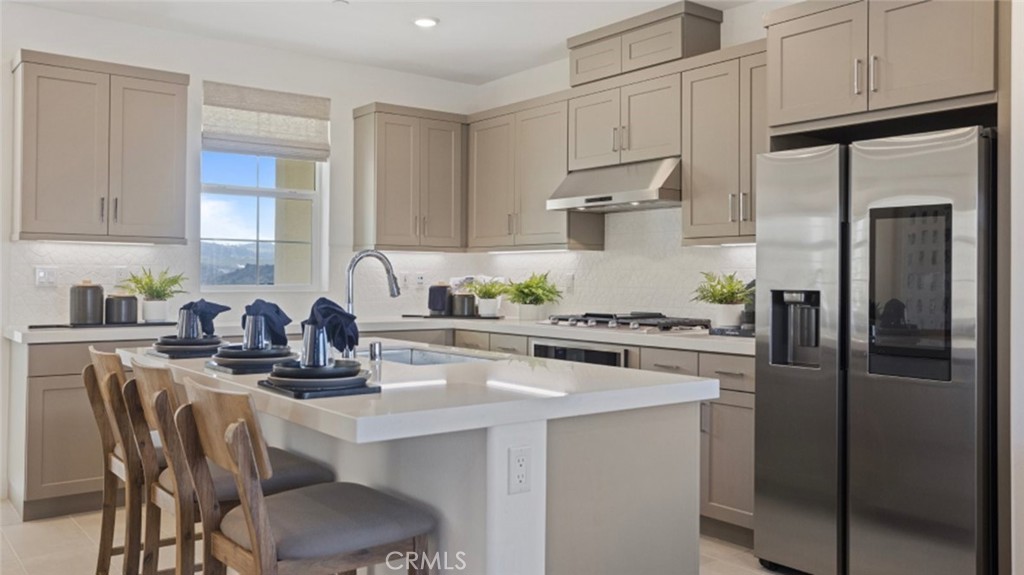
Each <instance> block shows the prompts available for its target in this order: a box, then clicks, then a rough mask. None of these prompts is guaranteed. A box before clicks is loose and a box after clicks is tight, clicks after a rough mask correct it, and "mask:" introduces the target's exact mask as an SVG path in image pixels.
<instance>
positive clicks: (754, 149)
mask: <svg viewBox="0 0 1024 575" xmlns="http://www.w3.org/2000/svg"><path fill="white" fill-rule="evenodd" d="M768 151H769V137H768V57H767V56H766V55H765V54H755V55H753V56H746V57H744V58H741V59H740V205H739V212H740V213H739V219H740V235H741V236H752V235H754V234H755V233H756V232H757V224H756V222H757V186H756V183H757V155H758V154H763V153H765V152H768Z"/></svg>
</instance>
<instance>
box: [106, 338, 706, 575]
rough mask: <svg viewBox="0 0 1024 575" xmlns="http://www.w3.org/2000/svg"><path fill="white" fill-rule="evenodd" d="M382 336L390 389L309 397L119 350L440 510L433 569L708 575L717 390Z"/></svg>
mask: <svg viewBox="0 0 1024 575" xmlns="http://www.w3.org/2000/svg"><path fill="white" fill-rule="evenodd" d="M370 341H382V343H383V345H384V349H385V360H384V361H381V362H377V363H374V362H370V361H369V360H368V359H365V358H363V359H362V361H364V363H365V365H366V367H367V368H368V369H370V370H371V372H372V373H373V380H372V384H373V385H379V386H380V388H381V391H380V393H379V394H371V395H362V396H351V397H341V398H330V399H316V400H304V401H303V400H296V399H292V398H289V397H285V396H282V395H279V394H277V393H275V392H272V391H269V390H265V389H263V388H260V387H258V386H257V382H258V381H259V379H260V376H257V375H248V376H233V375H225V374H220V373H216V372H213V371H210V370H207V369H206V368H205V367H204V365H205V360H199V359H192V360H174V361H168V360H163V359H158V358H155V357H152V356H148V355H145V350H144V349H143V348H130V349H122V350H120V352H121V354H122V357H123V359H124V360H125V361H126V362H128V361H129V360H130V359H132V358H136V359H138V360H140V361H145V362H149V363H155V364H162V365H167V366H169V367H170V368H171V369H172V371H173V374H174V377H175V379H176V380H178V381H181V380H183V379H184V378H185V377H191V378H193V379H195V380H197V381H199V382H200V383H203V384H206V385H210V386H213V387H217V388H221V389H229V390H234V391H239V390H242V391H248V392H250V393H252V394H253V397H254V399H255V404H256V407H257V409H258V410H259V411H260V413H261V423H262V425H263V427H264V432H265V434H266V437H267V440H268V442H269V443H271V444H273V445H276V446H280V447H283V448H287V449H290V450H294V451H297V452H301V453H303V454H305V455H307V456H310V457H313V458H315V459H318V460H320V461H324V462H326V463H328V464H329V465H331V466H332V467H334V469H335V470H336V472H337V474H338V479H339V480H343V481H356V482H360V483H364V484H367V485H371V486H373V487H376V488H379V489H382V490H385V491H389V492H391V493H394V494H397V495H400V496H403V497H406V498H409V499H411V500H415V501H417V502H419V503H421V504H423V505H425V506H426V507H428V508H430V509H432V510H433V512H434V513H435V515H436V516H437V517H438V519H439V526H438V529H437V531H436V532H435V534H434V536H433V538H432V541H431V546H430V549H431V551H432V552H434V551H436V552H438V553H439V554H440V555H439V557H438V559H439V561H440V563H441V568H440V569H438V570H437V571H436V572H440V573H446V572H452V573H454V572H462V573H469V574H474V575H506V574H507V575H541V574H544V573H547V574H549V575H561V574H565V575H572V574H575V573H589V574H594V573H608V574H618V573H627V572H628V573H651V574H657V573H681V574H694V575H696V573H697V571H698V564H699V551H698V537H699V533H698V531H699V527H698V517H699V489H700V486H699V483H700V482H699V471H700V445H699V442H700V423H699V419H700V416H699V403H700V402H701V401H706V400H709V399H713V398H715V397H717V396H718V382H717V381H716V380H714V379H707V378H697V377H688V376H680V375H669V374H662V373H650V372H641V371H637V370H626V369H620V368H612V367H605V366H597V365H589V364H579V363H569V362H563V361H555V360H545V359H540V358H530V357H520V356H510V355H506V354H498V353H491V352H471V351H467V350H462V349H454V348H448V347H444V346H430V345H425V344H416V343H410V342H402V341H394V340H386V339H385V340H377V339H376V338H364V341H363V344H364V345H368V344H369V342H370ZM292 346H293V347H294V348H296V349H297V348H298V342H292ZM513 453H514V454H516V456H517V457H525V460H526V469H525V480H524V478H522V477H519V478H518V479H515V478H513V475H514V474H513V473H511V469H510V466H511V461H512V459H513V457H512V454H513ZM513 491H514V492H515V493H512V492H513ZM638 525H642V526H643V528H642V529H638V528H637V526H638ZM445 567H447V569H445ZM457 567H463V568H462V569H457ZM377 569H378V571H377V572H387V570H386V567H385V566H378V567H377Z"/></svg>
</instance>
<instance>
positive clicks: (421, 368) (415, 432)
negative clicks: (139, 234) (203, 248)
mask: <svg viewBox="0 0 1024 575" xmlns="http://www.w3.org/2000/svg"><path fill="white" fill-rule="evenodd" d="M371 341H381V342H382V343H383V346H384V349H385V350H398V349H422V350H432V351H438V352H442V353H455V354H459V355H463V356H473V357H475V358H483V359H487V360H489V361H476V362H470V363H450V364H439V365H406V364H404V363H396V362H391V361H381V362H377V363H376V364H374V363H373V362H370V361H369V360H367V359H361V361H362V362H363V364H364V367H365V368H366V369H369V370H371V373H372V374H373V375H372V378H371V380H370V383H371V384H372V385H377V386H380V388H381V391H380V393H379V394H368V395H356V396H347V397H335V398H323V399H308V400H298V399H293V398H291V397H287V396H284V395H282V394H279V393H277V392H275V391H271V390H267V389H264V388H262V387H259V386H258V385H257V382H258V381H259V380H260V379H262V378H264V377H265V376H261V375H227V374H222V373H218V372H215V371H212V370H208V369H206V368H205V363H206V361H207V360H205V359H184V360H166V359H161V358H157V357H153V356H150V355H147V354H146V348H131V349H122V350H118V351H119V352H120V353H121V355H122V358H124V359H125V360H126V363H127V360H129V359H132V358H134V359H137V360H138V361H140V362H147V363H155V364H158V365H166V366H169V367H170V368H171V369H172V371H173V372H174V377H175V379H176V380H178V381H181V380H182V379H183V378H184V377H192V378H194V379H196V380H197V381H199V382H201V383H204V384H206V385H211V386H214V387H218V388H222V389H228V390H234V391H247V392H250V393H252V394H253V397H254V399H255V403H256V406H257V409H258V410H259V411H261V412H264V413H267V414H269V415H272V416H276V417H279V418H282V419H285V420H287V421H290V422H292V423H295V424H298V425H302V426H305V427H309V428H311V429H315V430H317V431H319V432H321V433H324V434H326V435H330V436H333V437H336V438H339V439H342V440H345V441H350V442H353V443H370V442H377V441H388V440H393V439H401V438H407V437H420V436H426V435H434V434H438V433H448V432H454V431H465V430H472V429H483V428H489V427H495V426H499V425H507V424H513V423H523V422H528V421H544V420H549V419H558V418H563V417H573V416H581V415H591V414H597V413H607V412H613V411H623V410H628V409H638V408H644V407H654V406H658V405H669V404H677V403H688V402H697V401H706V400H709V399H714V398H716V397H718V381H717V380H715V379H708V378H701V377H692V376H685V375H672V374H666V373H658V372H647V371H640V370H635V369H623V368H616V367H607V366H601V365H592V364H583V363H573V362H567V361H558V360H549V359H541V358H532V357H522V356H511V355H507V354H499V353H492V352H479V351H470V350H464V349H457V348H450V347H444V346H431V345H426V344H418V343H410V342H404V341H397V340H390V339H380V338H372V337H371V338H365V339H364V341H363V342H361V343H362V345H361V346H360V347H361V348H364V347H365V346H368V345H369V343H370V342H371ZM299 343H300V342H298V341H293V342H291V345H292V348H293V349H298V348H299Z"/></svg>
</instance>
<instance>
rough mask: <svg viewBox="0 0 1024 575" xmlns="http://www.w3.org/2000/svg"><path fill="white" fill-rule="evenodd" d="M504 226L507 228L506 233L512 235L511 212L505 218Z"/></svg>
mask: <svg viewBox="0 0 1024 575" xmlns="http://www.w3.org/2000/svg"><path fill="white" fill-rule="evenodd" d="M505 227H506V228H507V229H508V235H510V236H511V235H512V214H509V215H508V217H507V218H506V220H505Z"/></svg>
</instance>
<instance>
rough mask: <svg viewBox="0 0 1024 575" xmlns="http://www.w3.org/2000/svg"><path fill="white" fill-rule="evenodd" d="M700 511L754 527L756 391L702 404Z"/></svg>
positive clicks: (723, 394)
mask: <svg viewBox="0 0 1024 575" xmlns="http://www.w3.org/2000/svg"><path fill="white" fill-rule="evenodd" d="M700 415H701V421H700V429H701V466H700V470H701V482H700V483H701V485H700V514H701V515H704V516H706V517H711V518H713V519H718V520H719V521H725V522H726V523H732V524H734V525H739V526H741V527H746V528H748V529H750V528H753V526H754V394H752V393H737V392H734V391H722V392H721V397H720V398H719V399H716V400H714V401H711V402H706V403H702V404H701V414H700Z"/></svg>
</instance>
